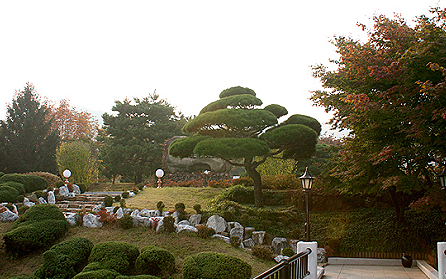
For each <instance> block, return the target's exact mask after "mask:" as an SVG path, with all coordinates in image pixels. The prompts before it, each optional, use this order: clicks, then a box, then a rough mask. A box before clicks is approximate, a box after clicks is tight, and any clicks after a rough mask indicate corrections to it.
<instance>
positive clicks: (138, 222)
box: [132, 215, 152, 228]
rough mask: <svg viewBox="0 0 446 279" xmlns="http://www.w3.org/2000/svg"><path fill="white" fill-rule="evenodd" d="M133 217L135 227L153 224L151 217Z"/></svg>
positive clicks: (148, 226)
mask: <svg viewBox="0 0 446 279" xmlns="http://www.w3.org/2000/svg"><path fill="white" fill-rule="evenodd" d="M132 219H133V226H134V227H145V228H150V227H151V226H152V223H151V222H150V218H149V217H142V216H140V215H138V216H132Z"/></svg>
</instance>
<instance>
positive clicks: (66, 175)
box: [62, 169, 71, 186]
mask: <svg viewBox="0 0 446 279" xmlns="http://www.w3.org/2000/svg"><path fill="white" fill-rule="evenodd" d="M62 175H63V176H64V177H65V186H67V184H68V183H70V182H69V181H68V178H69V177H70V176H71V171H70V170H68V169H67V170H64V171H63V173H62Z"/></svg>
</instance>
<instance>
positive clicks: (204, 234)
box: [195, 224, 215, 238]
mask: <svg viewBox="0 0 446 279" xmlns="http://www.w3.org/2000/svg"><path fill="white" fill-rule="evenodd" d="M195 227H196V228H197V230H198V236H199V237H201V238H209V237H211V236H213V235H214V234H215V230H214V229H213V228H209V227H208V226H206V225H203V224H199V225H196V226H195Z"/></svg>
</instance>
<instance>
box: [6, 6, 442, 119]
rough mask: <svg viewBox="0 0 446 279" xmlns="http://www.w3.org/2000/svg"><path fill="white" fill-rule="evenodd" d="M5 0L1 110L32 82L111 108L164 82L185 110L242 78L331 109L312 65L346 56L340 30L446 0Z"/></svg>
mask: <svg viewBox="0 0 446 279" xmlns="http://www.w3.org/2000/svg"><path fill="white" fill-rule="evenodd" d="M302 2H303V1H297V0H294V1H281V0H275V1H263V0H255V1H244V0H237V1H231V0H226V1H211V0H205V1H193V0H187V1H186V0H181V1H149V0H145V1H131V0H129V1H95V0H89V1H60V0H58V1H42V0H39V1H35V0H32V1H20V0H16V1H7V0H0V40H1V41H0V42H1V44H0V119H5V118H6V106H7V103H10V102H11V101H12V99H13V95H14V93H15V91H16V90H20V89H23V87H24V86H25V84H26V82H31V83H33V84H34V86H35V87H36V89H37V91H38V92H39V94H41V95H42V96H45V97H47V98H48V99H50V100H52V101H56V102H57V101H58V100H60V99H64V98H67V99H69V100H70V103H71V105H72V106H74V107H76V108H77V109H78V110H84V111H88V112H90V113H92V114H94V115H101V114H102V113H104V112H111V109H112V107H113V105H114V101H115V100H120V101H122V100H124V99H125V98H126V97H129V98H132V97H144V96H147V95H148V94H150V93H153V92H154V90H155V89H156V92H157V93H158V94H159V95H160V96H161V98H165V99H167V100H168V101H169V102H170V103H171V104H172V105H174V106H176V107H177V108H178V110H179V111H182V112H183V113H184V114H185V115H186V116H190V115H196V114H198V113H199V111H200V110H201V108H202V107H204V106H205V105H207V104H208V103H210V102H212V101H215V100H216V99H217V98H218V95H219V93H220V92H221V91H222V90H224V89H226V88H229V87H232V86H238V85H240V86H243V87H249V88H251V89H253V90H254V91H255V92H256V93H257V97H259V98H260V99H261V100H263V102H264V104H265V105H268V104H271V103H277V104H280V105H282V106H285V107H286V108H287V109H288V111H289V112H290V114H294V113H300V114H306V115H310V116H312V117H315V118H316V119H318V120H319V121H320V122H321V123H324V122H327V121H328V119H329V118H330V116H329V115H327V114H325V113H324V111H323V109H322V108H317V107H314V106H312V103H311V102H310V101H309V100H308V98H309V97H310V95H311V94H310V91H311V90H316V89H319V88H320V83H319V81H318V80H316V79H314V78H313V77H312V76H311V68H310V66H311V65H315V64H318V63H324V64H328V59H329V58H335V57H336V54H335V52H334V48H333V46H332V45H331V44H330V43H329V40H330V39H331V38H332V37H333V36H334V35H346V36H349V35H351V36H353V37H355V38H363V37H362V36H363V35H364V34H363V32H361V31H360V28H359V27H357V26H356V23H357V22H361V23H367V24H368V25H369V26H371V17H373V15H377V14H385V15H388V16H392V15H393V13H394V12H397V13H399V14H401V15H402V16H403V17H404V18H406V19H407V20H408V21H411V20H412V19H414V17H415V16H418V15H421V14H428V11H429V8H430V7H434V6H440V7H445V2H446V0H373V1H358V0H338V1H333V0H320V1H305V3H302Z"/></svg>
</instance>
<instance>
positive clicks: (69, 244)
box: [34, 237, 93, 279]
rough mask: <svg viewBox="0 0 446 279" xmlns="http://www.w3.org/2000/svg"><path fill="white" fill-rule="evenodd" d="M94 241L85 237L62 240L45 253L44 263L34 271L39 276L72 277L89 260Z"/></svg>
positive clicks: (62, 278) (65, 278)
mask: <svg viewBox="0 0 446 279" xmlns="http://www.w3.org/2000/svg"><path fill="white" fill-rule="evenodd" d="M92 248H93V243H92V242H91V241H90V240H88V239H86V238H83V237H76V238H71V239H69V240H66V241H64V242H61V243H59V244H56V245H54V246H53V247H51V249H50V250H48V251H46V252H45V253H43V264H42V265H41V266H40V268H39V269H38V270H37V271H36V272H35V273H34V275H35V276H37V277H39V278H42V279H43V278H58V279H70V278H72V277H73V276H75V275H76V274H77V273H79V272H80V271H81V270H82V268H83V267H84V266H85V265H86V264H87V262H88V256H89V255H90V252H91V249H92Z"/></svg>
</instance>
